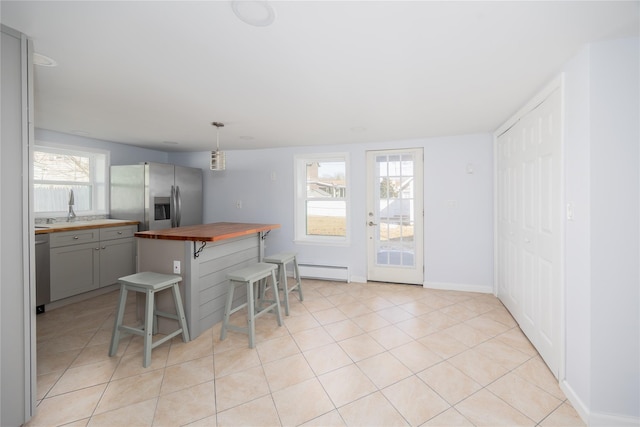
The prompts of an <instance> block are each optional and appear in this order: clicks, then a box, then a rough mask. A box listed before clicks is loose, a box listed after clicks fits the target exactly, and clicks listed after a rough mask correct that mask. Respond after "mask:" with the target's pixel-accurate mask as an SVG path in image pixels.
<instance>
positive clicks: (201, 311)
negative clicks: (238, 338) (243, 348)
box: [189, 233, 261, 337]
mask: <svg viewBox="0 0 640 427" xmlns="http://www.w3.org/2000/svg"><path fill="white" fill-rule="evenodd" d="M260 243H261V240H260V238H259V234H258V233H256V234H250V235H246V236H241V237H236V238H232V239H226V240H222V241H219V242H207V245H206V246H205V248H204V249H203V250H202V252H200V255H199V256H198V258H195V259H193V257H192V260H191V278H192V281H191V289H192V292H191V301H190V302H189V304H190V305H191V306H192V307H196V306H197V308H194V309H193V312H194V313H195V312H197V313H198V315H197V318H193V319H192V324H193V335H192V336H193V337H197V336H198V335H200V334H201V333H202V332H204V331H205V330H207V329H209V328H211V327H212V326H213V325H215V324H216V323H218V322H220V321H222V317H223V315H224V305H225V302H226V297H227V290H228V280H227V273H229V272H231V271H234V270H237V269H239V268H242V267H246V266H248V265H251V264H254V263H256V262H258V261H259V259H260V246H261V245H260ZM196 245H197V246H198V247H199V246H200V243H196ZM243 302H246V289H245V288H243V287H241V286H237V287H236V291H235V293H234V302H233V307H237V306H238V305H239V304H241V303H243Z"/></svg>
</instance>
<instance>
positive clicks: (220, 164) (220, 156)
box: [211, 122, 225, 171]
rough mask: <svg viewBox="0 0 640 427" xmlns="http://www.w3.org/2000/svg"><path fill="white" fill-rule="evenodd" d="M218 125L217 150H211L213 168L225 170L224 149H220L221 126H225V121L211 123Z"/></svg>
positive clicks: (214, 169) (213, 169)
mask: <svg viewBox="0 0 640 427" xmlns="http://www.w3.org/2000/svg"><path fill="white" fill-rule="evenodd" d="M211 124H212V125H213V126H215V127H216V150H215V151H212V152H211V170H212V171H223V170H224V168H225V160H224V151H220V128H221V127H224V123H220V122H213V123H211Z"/></svg>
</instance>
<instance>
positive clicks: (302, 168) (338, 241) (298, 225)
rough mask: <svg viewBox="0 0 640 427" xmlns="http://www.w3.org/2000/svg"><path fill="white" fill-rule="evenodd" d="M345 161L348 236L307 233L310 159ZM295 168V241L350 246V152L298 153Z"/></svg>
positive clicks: (295, 158) (295, 157)
mask: <svg viewBox="0 0 640 427" xmlns="http://www.w3.org/2000/svg"><path fill="white" fill-rule="evenodd" d="M310 160H312V161H328V160H336V161H344V162H345V181H346V193H347V194H346V197H345V205H346V236H344V237H342V236H309V235H307V234H306V218H305V215H306V209H305V202H306V200H307V198H306V194H307V170H306V164H307V162H308V161H310ZM293 162H294V163H293V170H294V216H293V218H294V243H297V244H312V245H327V246H349V245H350V242H351V237H350V236H351V182H350V181H351V177H350V175H351V172H350V169H351V166H350V161H349V153H347V152H343V153H314V154H297V155H295V156H294V159H293Z"/></svg>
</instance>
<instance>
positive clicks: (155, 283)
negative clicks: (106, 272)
mask: <svg viewBox="0 0 640 427" xmlns="http://www.w3.org/2000/svg"><path fill="white" fill-rule="evenodd" d="M180 281H182V277H180V276H178V275H175V274H160V273H154V272H150V271H145V272H141V273H135V274H131V275H129V276H124V277H121V278H119V279H118V282H119V283H120V301H119V302H118V307H117V309H116V320H115V324H114V326H113V334H112V335H111V346H110V347H109V356H114V355H115V354H116V353H117V352H118V345H119V344H120V338H121V336H120V332H121V331H122V332H126V333H130V334H134V335H141V336H143V337H144V348H143V356H142V366H143V367H145V368H146V367H148V366H149V365H150V364H151V350H152V349H154V348H156V347H157V346H159V345H160V344H163V343H165V342H167V341H168V340H170V339H171V338H173V337H175V336H177V335H178V334H182V341H184V342H188V341H189V331H188V329H187V321H186V319H185V316H184V309H183V308H182V298H181V297H180V288H179V287H178V283H180ZM167 288H171V290H172V292H173V300H174V303H175V306H176V313H177V314H172V313H167V312H164V311H158V310H156V301H155V294H156V293H157V292H160V291H162V290H164V289H167ZM128 291H133V292H140V293H143V294H145V296H146V303H145V313H144V318H145V320H144V325H143V327H142V328H133V327H131V326H126V325H123V324H122V320H123V318H124V310H125V306H126V304H127V293H128ZM158 316H161V317H167V318H169V319H174V320H177V321H178V326H179V328H178V329H177V330H176V331H174V332H172V333H170V334H169V335H167V336H166V337H164V338H161V339H159V340H157V341H155V342H154V341H153V337H152V336H153V334H154V333H155V332H156V331H157V329H158Z"/></svg>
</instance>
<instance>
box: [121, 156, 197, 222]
mask: <svg viewBox="0 0 640 427" xmlns="http://www.w3.org/2000/svg"><path fill="white" fill-rule="evenodd" d="M110 194H111V196H110V198H111V215H110V216H111V218H113V219H128V220H133V221H139V222H140V225H139V227H138V229H139V230H140V231H144V230H158V229H162V228H171V227H181V226H185V225H195V224H202V170H201V169H195V168H188V167H184V166H176V165H170V164H165V163H143V164H139V165H125V166H111V193H110Z"/></svg>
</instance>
